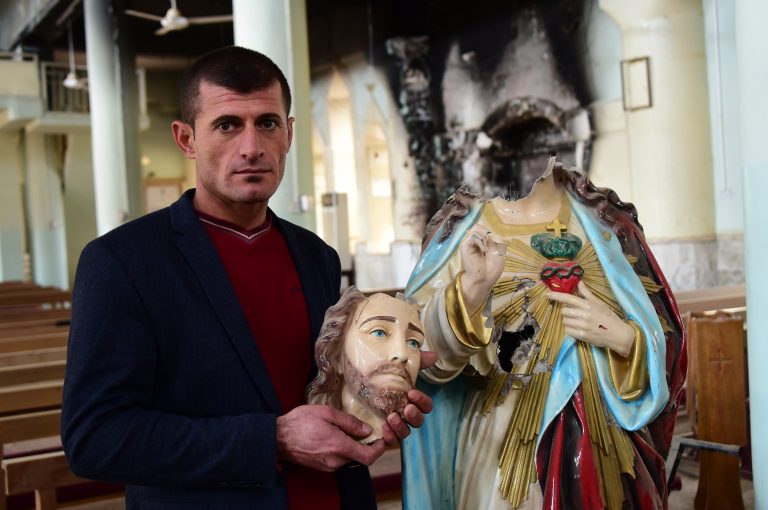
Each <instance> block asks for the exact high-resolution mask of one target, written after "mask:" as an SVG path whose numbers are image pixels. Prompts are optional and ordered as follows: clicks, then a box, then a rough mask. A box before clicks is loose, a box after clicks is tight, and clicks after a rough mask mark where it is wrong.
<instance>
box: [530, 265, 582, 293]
mask: <svg viewBox="0 0 768 510" xmlns="http://www.w3.org/2000/svg"><path fill="white" fill-rule="evenodd" d="M583 274H584V269H582V267H581V265H580V264H579V263H578V262H577V261H575V260H569V261H568V262H549V263H547V264H545V265H544V267H543V268H542V269H541V281H543V282H544V284H545V285H546V286H547V287H549V288H550V289H551V290H553V291H555V292H562V293H564V294H573V291H574V290H575V289H576V286H577V285H578V284H579V282H580V281H581V276H582V275H583Z"/></svg>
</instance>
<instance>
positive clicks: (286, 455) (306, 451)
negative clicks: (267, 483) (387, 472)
mask: <svg viewBox="0 0 768 510" xmlns="http://www.w3.org/2000/svg"><path fill="white" fill-rule="evenodd" d="M371 432H372V430H371V426H370V425H368V424H367V423H364V422H362V421H360V420H358V419H357V418H355V417H354V416H352V415H350V414H347V413H345V412H343V411H339V410H337V409H333V408H332V407H330V406H327V405H304V406H299V407H297V408H295V409H293V410H292V411H291V412H289V413H287V414H284V415H283V416H278V417H277V457H278V458H279V459H284V460H287V461H290V462H293V463H295V464H301V465H303V466H307V467H311V468H313V469H319V470H320V471H336V470H337V469H339V468H340V467H341V466H343V465H344V464H347V463H348V462H351V461H357V462H359V463H361V464H365V465H366V466H370V465H371V464H372V463H373V461H375V460H376V459H378V458H379V456H380V455H381V454H382V453H384V449H385V447H386V445H385V444H384V441H382V440H377V441H374V442H373V443H371V444H368V445H364V444H360V443H359V440H360V439H364V438H366V437H368V436H369V435H371Z"/></svg>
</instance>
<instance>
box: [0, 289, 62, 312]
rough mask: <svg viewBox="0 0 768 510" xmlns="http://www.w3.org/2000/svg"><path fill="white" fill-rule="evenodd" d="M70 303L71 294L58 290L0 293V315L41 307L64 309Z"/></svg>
mask: <svg viewBox="0 0 768 510" xmlns="http://www.w3.org/2000/svg"><path fill="white" fill-rule="evenodd" d="M71 302H72V293H71V292H70V291H68V290H60V289H34V290H23V291H17V292H4V293H0V313H4V314H5V313H14V311H18V310H37V309H43V307H46V306H47V307H50V308H65V307H67V306H69V304H70V303H71Z"/></svg>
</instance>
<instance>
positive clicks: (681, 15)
mask: <svg viewBox="0 0 768 510" xmlns="http://www.w3.org/2000/svg"><path fill="white" fill-rule="evenodd" d="M600 7H601V8H602V9H603V10H605V11H606V12H607V13H608V14H609V15H610V16H611V17H612V18H613V19H614V20H615V21H616V23H618V25H619V27H620V28H621V32H622V50H623V58H624V59H625V61H627V60H630V59H640V58H644V57H648V74H645V73H643V72H642V63H638V64H636V65H634V66H632V67H631V72H630V73H625V74H624V81H623V84H624V87H625V94H624V95H625V99H628V98H627V93H626V91H627V89H628V88H629V89H631V90H632V91H634V92H637V91H640V92H642V89H643V88H645V87H646V86H649V88H650V98H649V99H650V104H649V105H648V107H642V105H643V104H644V103H645V102H644V101H639V102H638V103H637V104H631V105H630V106H634V107H638V109H629V110H627V111H626V130H627V141H628V153H629V157H628V168H627V169H625V171H628V182H629V185H630V187H631V194H630V196H629V197H622V198H625V199H626V200H630V201H632V202H634V204H635V205H636V206H637V209H638V212H639V217H640V222H641V223H642V225H643V227H644V228H645V235H646V237H647V238H648V240H649V241H650V243H651V245H652V247H653V250H654V254H655V255H656V257H657V258H658V259H659V263H660V264H661V266H662V269H663V270H664V272H665V274H666V275H667V277H668V279H669V280H670V283H671V285H672V287H673V288H674V289H677V290H683V289H693V288H702V287H710V286H713V285H716V284H717V268H716V263H715V260H716V255H717V243H716V241H715V219H714V212H713V206H712V205H713V190H712V188H713V185H712V180H713V179H712V156H711V150H710V128H709V107H708V94H707V68H706V58H705V47H704V19H703V12H702V6H701V2H700V0H648V1H644V2H636V1H634V0H600ZM646 80H647V81H646ZM646 84H647V85H646ZM640 95H641V96H642V95H643V94H640ZM617 171H621V169H618V168H617Z"/></svg>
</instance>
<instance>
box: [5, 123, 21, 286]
mask: <svg viewBox="0 0 768 510" xmlns="http://www.w3.org/2000/svg"><path fill="white" fill-rule="evenodd" d="M19 163H20V158H19V134H18V132H15V133H12V134H9V133H3V132H0V281H9V280H23V279H24V218H23V217H22V210H23V202H22V199H21V197H22V193H21V179H20V167H19Z"/></svg>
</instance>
